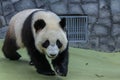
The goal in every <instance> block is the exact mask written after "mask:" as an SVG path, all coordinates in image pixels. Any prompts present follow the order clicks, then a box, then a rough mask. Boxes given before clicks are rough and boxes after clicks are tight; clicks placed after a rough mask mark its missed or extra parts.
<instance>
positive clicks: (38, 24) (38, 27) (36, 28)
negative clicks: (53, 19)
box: [34, 19, 46, 32]
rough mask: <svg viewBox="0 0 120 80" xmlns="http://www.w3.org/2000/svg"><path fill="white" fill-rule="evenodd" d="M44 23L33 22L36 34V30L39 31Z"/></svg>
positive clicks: (39, 21)
mask: <svg viewBox="0 0 120 80" xmlns="http://www.w3.org/2000/svg"><path fill="white" fill-rule="evenodd" d="M45 25H46V23H45V21H44V20H43V19H39V20H37V21H35V23H34V28H35V31H36V32H37V31H38V30H41V29H43V28H44V27H45Z"/></svg>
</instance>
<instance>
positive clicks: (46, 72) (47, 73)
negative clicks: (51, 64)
mask: <svg viewBox="0 0 120 80" xmlns="http://www.w3.org/2000/svg"><path fill="white" fill-rule="evenodd" d="M37 72H38V73H39V74H43V75H47V76H54V75H55V72H54V71H41V70H37Z"/></svg>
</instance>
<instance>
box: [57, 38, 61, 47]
mask: <svg viewBox="0 0 120 80" xmlns="http://www.w3.org/2000/svg"><path fill="white" fill-rule="evenodd" d="M56 44H57V46H58V48H61V47H62V43H61V42H60V41H59V40H57V41H56Z"/></svg>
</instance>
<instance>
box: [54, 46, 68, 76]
mask: <svg viewBox="0 0 120 80" xmlns="http://www.w3.org/2000/svg"><path fill="white" fill-rule="evenodd" d="M68 60H69V52H68V48H67V49H66V50H64V51H63V52H62V53H60V54H59V55H58V57H57V58H56V59H54V60H52V64H53V67H54V69H55V71H56V72H57V74H58V75H60V76H67V73H68Z"/></svg>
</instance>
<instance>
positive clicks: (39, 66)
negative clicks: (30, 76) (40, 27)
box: [28, 48, 55, 75]
mask: <svg viewBox="0 0 120 80" xmlns="http://www.w3.org/2000/svg"><path fill="white" fill-rule="evenodd" d="M28 53H29V55H30V57H31V59H32V62H33V63H34V66H35V67H36V70H37V72H38V73H40V74H43V75H55V72H54V71H53V70H52V69H51V67H50V64H49V63H48V61H47V59H46V57H45V55H44V54H42V53H40V52H39V51H38V50H37V49H35V48H32V49H28Z"/></svg>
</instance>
